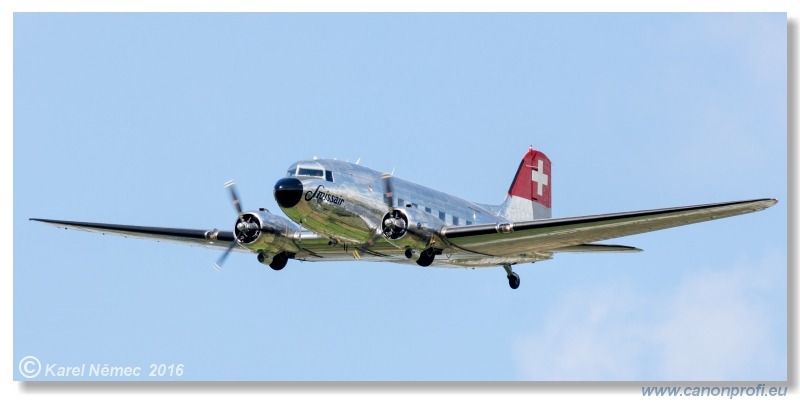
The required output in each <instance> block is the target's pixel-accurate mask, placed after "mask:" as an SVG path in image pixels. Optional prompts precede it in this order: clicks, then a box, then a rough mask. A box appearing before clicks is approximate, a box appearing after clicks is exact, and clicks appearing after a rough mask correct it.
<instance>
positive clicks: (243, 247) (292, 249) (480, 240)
mask: <svg viewBox="0 0 800 403" xmlns="http://www.w3.org/2000/svg"><path fill="white" fill-rule="evenodd" d="M551 168H552V166H551V162H550V159H549V158H548V157H547V156H546V155H545V154H544V153H543V152H541V151H537V150H534V149H533V147H532V146H531V148H530V149H529V150H528V152H527V153H526V154H525V155H524V156H523V157H522V161H521V162H520V164H519V168H518V169H517V172H516V174H515V175H514V179H513V180H512V181H511V186H510V187H509V189H508V193H507V195H506V198H505V200H504V201H503V203H501V204H499V205H488V204H479V203H473V202H469V201H467V200H464V199H461V198H459V197H456V196H453V195H450V194H447V193H444V192H441V191H438V190H435V189H431V188H428V187H425V186H421V185H418V184H416V183H413V182H409V181H406V180H403V179H400V178H398V177H395V176H394V175H392V174H386V173H381V172H378V171H375V170H372V169H370V168H367V167H365V166H362V165H359V164H358V163H350V162H345V161H339V160H333V159H316V158H314V159H311V160H303V161H298V162H295V163H294V164H292V165H291V166H290V167H289V168H288V170H287V171H286V175H285V177H283V178H281V179H279V180H278V181H277V182H276V183H275V186H274V191H273V194H274V197H275V201H276V202H277V204H278V206H279V207H280V209H281V210H282V211H283V212H284V213H285V214H286V216H288V217H289V219H287V218H285V217H282V216H279V215H275V214H273V213H271V212H269V211H268V210H267V209H265V208H259V209H258V210H252V211H245V210H243V208H242V203H241V201H240V199H239V196H238V192H237V191H236V187H235V184H234V183H233V181H229V182H228V183H226V184H225V187H226V188H227V189H228V192H229V194H230V198H231V200H232V202H233V205H234V208H235V209H236V213H237V215H238V217H237V220H236V222H235V224H234V227H233V231H221V230H219V229H216V228H214V229H210V230H203V229H185V228H164V227H144V226H134V225H120V224H104V223H91V222H78V221H62V220H51V219H42V218H31V219H30V220H33V221H39V222H43V223H46V224H51V225H54V226H56V227H59V228H65V229H76V230H83V231H89V232H96V233H103V234H113V235H121V236H125V237H132V238H144V239H154V240H159V241H171V242H177V243H180V244H188V245H194V246H203V247H210V248H216V249H220V250H223V251H224V252H223V254H222V255H221V256H220V258H219V259H218V260H217V262H216V263H214V267H215V268H216V269H220V268H221V266H222V264H223V263H224V261H225V259H226V258H227V256H228V254H229V253H230V252H231V251H236V252H250V253H255V254H256V257H257V260H258V261H259V262H260V263H262V264H264V265H268V266H269V267H270V268H272V269H274V270H281V269H283V268H284V267H285V266H286V264H287V262H288V261H289V260H290V259H293V260H300V261H311V262H325V261H344V260H351V261H352V260H365V261H379V262H392V263H406V264H417V265H419V266H423V267H427V266H435V267H461V268H484V267H502V268H503V269H505V273H506V278H507V279H508V284H509V286H510V287H511V288H512V289H517V288H518V287H519V285H520V277H519V275H518V274H517V273H516V272H514V271H513V270H512V266H514V265H518V264H523V263H535V262H539V261H543V260H548V259H552V258H553V255H554V254H557V253H581V252H641V249H639V248H635V247H631V246H623V245H614V244H603V243H597V242H600V241H604V240H607V239H612V238H618V237H623V236H628V235H634V234H640V233H645V232H650V231H656V230H662V229H666V228H671V227H677V226H681V225H687V224H694V223H698V222H703V221H709V220H715V219H720V218H725V217H731V216H735V215H740V214H746V213H752V212H756V211H760V210H764V209H766V208H768V207H770V206H773V205H774V204H775V203H777V202H778V200H776V199H753V200H743V201H733V202H723V203H713V204H703V205H694V206H683V207H672V208H664V209H656V210H641V211H629V212H621V213H612V214H600V215H588V216H578V217H567V218H552V217H551V207H552V198H551V196H552V186H553V179H552V170H551Z"/></svg>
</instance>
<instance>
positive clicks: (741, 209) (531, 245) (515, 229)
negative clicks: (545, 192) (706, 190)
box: [441, 199, 778, 256]
mask: <svg viewBox="0 0 800 403" xmlns="http://www.w3.org/2000/svg"><path fill="white" fill-rule="evenodd" d="M777 202H778V201H777V200H776V199H755V200H745V201H737V202H727V203H715V204H704V205H698V206H686V207H673V208H666V209H658V210H643V211H631V212H624V213H614V214H601V215H591V216H583V217H570V218H555V219H543V220H533V221H522V222H514V223H501V224H481V225H470V226H463V227H445V228H443V229H442V231H441V236H442V238H444V239H445V240H446V242H448V243H450V244H451V245H453V246H455V247H457V248H460V249H463V250H465V251H469V252H474V253H481V254H484V255H489V256H516V255H519V254H525V253H533V252H573V251H589V250H590V249H591V248H594V247H595V246H589V247H587V244H591V243H592V242H597V241H602V240H606V239H611V238H619V237H623V236H628V235H634V234H641V233H644V232H650V231H657V230H661V229H665V228H671V227H677V226H681V225H687V224H694V223H698V222H703V221H710V220H716V219H719V218H725V217H731V216H735V215H739V214H746V213H752V212H756V211H760V210H764V209H766V208H768V207H770V206H772V205H774V204H775V203H777ZM633 249H635V248H633ZM598 250H599V249H598ZM631 251H634V250H631Z"/></svg>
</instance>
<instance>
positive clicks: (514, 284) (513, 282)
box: [508, 271, 519, 290]
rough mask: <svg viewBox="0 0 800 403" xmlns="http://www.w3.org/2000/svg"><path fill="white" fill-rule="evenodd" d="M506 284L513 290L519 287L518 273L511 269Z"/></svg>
mask: <svg viewBox="0 0 800 403" xmlns="http://www.w3.org/2000/svg"><path fill="white" fill-rule="evenodd" d="M508 286H509V287H511V289H513V290H516V289H517V288H519V275H518V274H517V273H514V272H513V271H512V272H511V275H509V276H508Z"/></svg>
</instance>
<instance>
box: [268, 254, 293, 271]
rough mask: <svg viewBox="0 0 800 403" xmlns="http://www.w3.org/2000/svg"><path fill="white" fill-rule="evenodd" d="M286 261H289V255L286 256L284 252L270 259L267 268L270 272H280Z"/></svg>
mask: <svg viewBox="0 0 800 403" xmlns="http://www.w3.org/2000/svg"><path fill="white" fill-rule="evenodd" d="M288 261H289V255H287V254H286V252H281V253H278V254H277V255H275V257H273V258H272V263H270V264H269V267H271V268H272V270H280V269H282V268H284V267H286V263H287V262H288Z"/></svg>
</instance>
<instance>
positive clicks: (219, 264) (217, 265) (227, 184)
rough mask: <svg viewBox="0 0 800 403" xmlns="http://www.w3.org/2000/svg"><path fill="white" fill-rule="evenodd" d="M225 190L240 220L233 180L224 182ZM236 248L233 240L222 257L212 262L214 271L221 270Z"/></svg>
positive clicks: (239, 207)
mask: <svg viewBox="0 0 800 403" xmlns="http://www.w3.org/2000/svg"><path fill="white" fill-rule="evenodd" d="M225 188H227V189H228V192H229V193H230V195H231V201H232V202H233V208H234V209H235V210H236V214H237V215H238V216H239V217H240V218H241V217H242V203H241V202H240V201H239V194H238V193H237V192H236V182H234V181H233V180H229V181H227V182H225ZM235 247H236V240H235V239H234V240H233V242H231V244H230V245H228V249H226V250H225V252H223V253H222V256H220V257H219V259H217V261H216V262H214V269H216V270H222V265H223V264H224V263H225V260H226V259H227V258H228V254H229V253H231V251H232V250H233V248H235Z"/></svg>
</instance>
